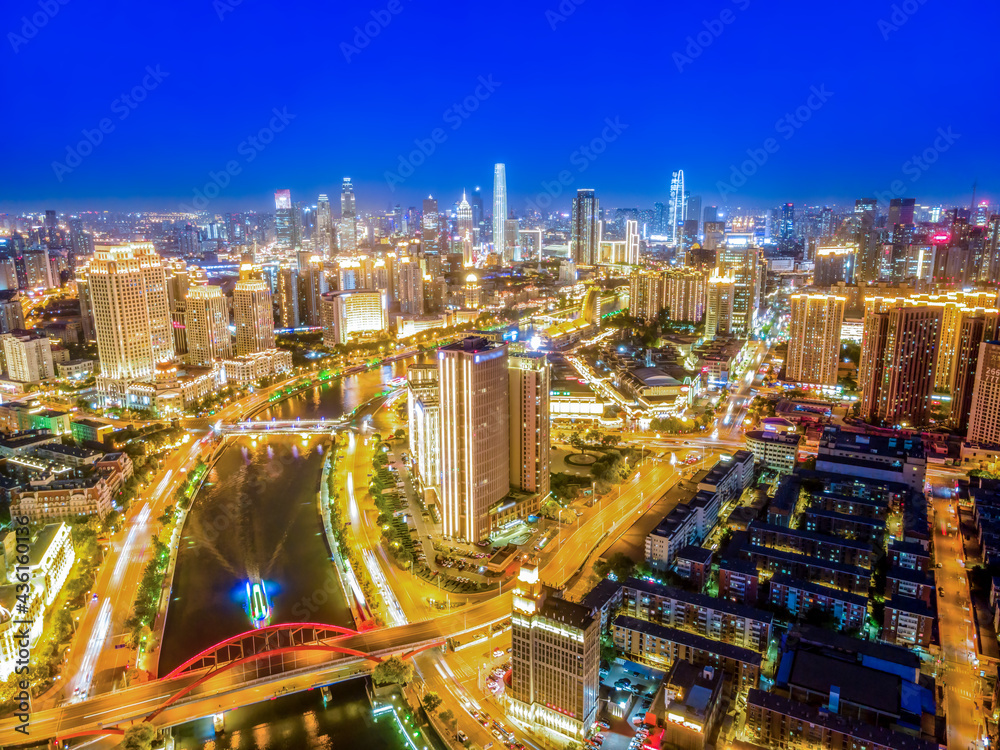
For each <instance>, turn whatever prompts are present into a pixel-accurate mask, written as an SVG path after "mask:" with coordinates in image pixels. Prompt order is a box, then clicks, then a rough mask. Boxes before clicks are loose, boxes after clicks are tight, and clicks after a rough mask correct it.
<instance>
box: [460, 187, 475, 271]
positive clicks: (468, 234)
mask: <svg viewBox="0 0 1000 750" xmlns="http://www.w3.org/2000/svg"><path fill="white" fill-rule="evenodd" d="M473 226H474V225H473V223H472V206H471V205H469V201H467V200H466V199H465V191H464V190H463V191H462V202H461V203H459V204H458V236H459V237H460V238H461V239H462V265H465V266H471V265H472V262H473V258H472V243H473V240H474V238H475V234H476V233H475V230H474V228H473Z"/></svg>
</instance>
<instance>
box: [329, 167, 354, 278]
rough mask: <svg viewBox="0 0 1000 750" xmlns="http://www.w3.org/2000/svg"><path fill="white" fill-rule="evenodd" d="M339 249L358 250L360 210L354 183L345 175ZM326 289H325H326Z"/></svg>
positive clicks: (342, 190)
mask: <svg viewBox="0 0 1000 750" xmlns="http://www.w3.org/2000/svg"><path fill="white" fill-rule="evenodd" d="M339 239H340V242H339V245H340V247H339V249H340V252H342V253H356V252H357V251H358V211H357V208H356V207H355V205H354V185H352V184H351V178H350V177H345V178H344V183H343V185H341V187H340V232H339ZM324 291H325V290H324Z"/></svg>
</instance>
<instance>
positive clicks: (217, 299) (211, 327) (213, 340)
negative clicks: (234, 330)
mask: <svg viewBox="0 0 1000 750" xmlns="http://www.w3.org/2000/svg"><path fill="white" fill-rule="evenodd" d="M185 303H186V304H185V311H184V325H185V329H186V331H187V347H188V355H187V360H188V364H191V365H196V366H198V367H211V366H212V363H213V362H215V361H216V360H220V359H231V358H232V356H233V344H232V339H231V338H230V336H229V309H228V307H227V305H226V297H225V295H223V294H222V288H221V287H217V286H211V285H208V284H204V285H198V286H192V287H191V288H190V289H188V293H187V299H186V300H185Z"/></svg>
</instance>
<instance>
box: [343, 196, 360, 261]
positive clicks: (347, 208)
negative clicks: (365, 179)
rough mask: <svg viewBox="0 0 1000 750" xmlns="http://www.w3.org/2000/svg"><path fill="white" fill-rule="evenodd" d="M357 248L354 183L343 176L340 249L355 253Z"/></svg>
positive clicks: (356, 212) (344, 251) (356, 214)
mask: <svg viewBox="0 0 1000 750" xmlns="http://www.w3.org/2000/svg"><path fill="white" fill-rule="evenodd" d="M357 250H358V211H357V208H356V207H355V205H354V185H352V184H351V178H350V177H345V178H344V184H343V185H342V186H341V188H340V251H341V252H342V253H355V252H357Z"/></svg>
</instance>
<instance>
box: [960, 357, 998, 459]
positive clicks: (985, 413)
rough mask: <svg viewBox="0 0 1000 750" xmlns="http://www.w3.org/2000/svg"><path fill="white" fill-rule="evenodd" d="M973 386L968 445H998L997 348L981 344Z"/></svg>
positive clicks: (967, 437)
mask: <svg viewBox="0 0 1000 750" xmlns="http://www.w3.org/2000/svg"><path fill="white" fill-rule="evenodd" d="M976 371H977V372H978V373H979V375H978V376H977V377H976V385H975V389H974V391H973V394H972V408H971V409H970V413H969V431H968V433H967V435H966V439H967V440H968V441H969V442H970V443H980V444H984V445H997V444H998V443H1000V344H998V343H996V342H995V341H984V342H982V343H981V344H980V345H979V358H978V361H977V366H976Z"/></svg>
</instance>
